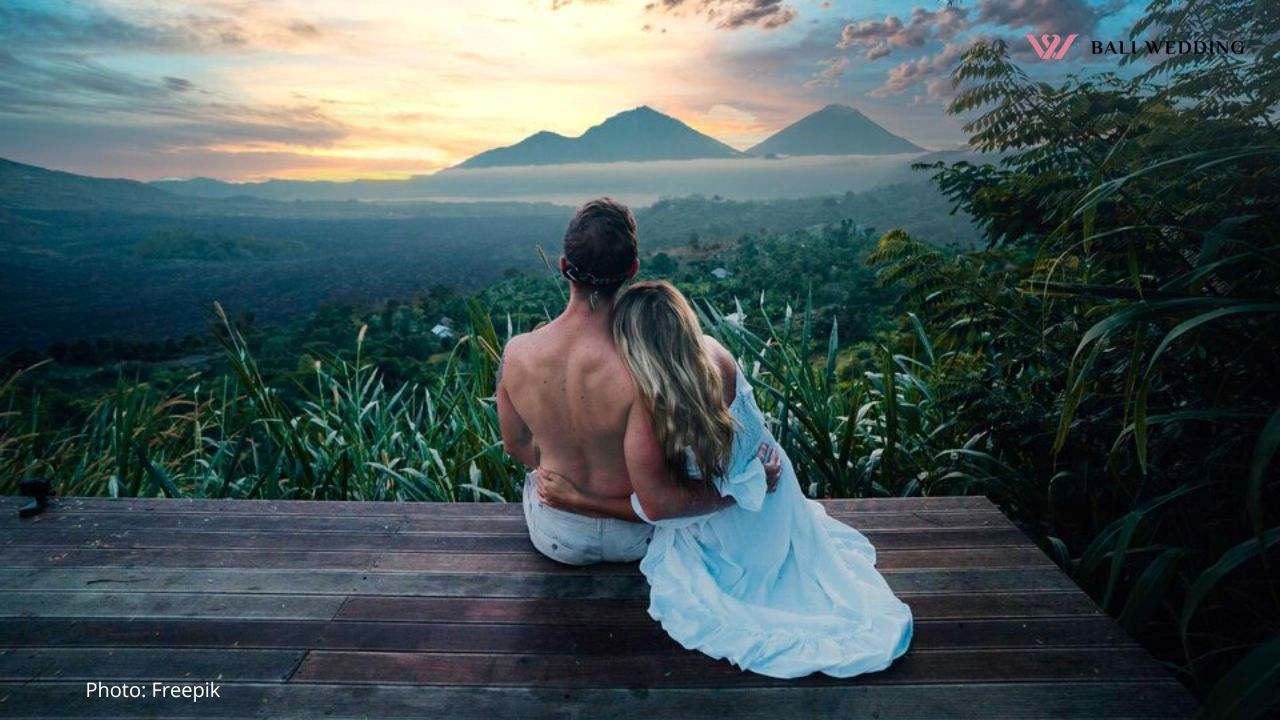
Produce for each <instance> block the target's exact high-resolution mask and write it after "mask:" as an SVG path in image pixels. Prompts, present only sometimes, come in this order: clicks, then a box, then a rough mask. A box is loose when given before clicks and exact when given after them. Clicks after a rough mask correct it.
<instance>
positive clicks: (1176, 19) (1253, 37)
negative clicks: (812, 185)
mask: <svg viewBox="0 0 1280 720" xmlns="http://www.w3.org/2000/svg"><path fill="white" fill-rule="evenodd" d="M1149 27H1159V28H1165V29H1171V31H1172V32H1171V34H1177V32H1179V31H1185V32H1187V33H1190V32H1192V31H1194V32H1196V33H1203V34H1209V35H1214V36H1223V37H1225V36H1232V37H1238V38H1246V39H1247V41H1248V47H1250V48H1251V54H1250V55H1249V56H1247V57H1243V58H1242V57H1239V56H1222V55H1217V56H1204V57H1201V56H1195V55H1178V56H1170V57H1163V56H1161V57H1144V56H1141V55H1138V56H1132V57H1129V58H1126V60H1125V62H1126V63H1128V65H1127V66H1126V72H1123V73H1121V72H1109V71H1103V70H1097V71H1094V72H1092V73H1090V74H1087V75H1082V76H1078V77H1071V78H1069V79H1067V80H1065V81H1063V82H1060V83H1058V84H1051V83H1045V82H1040V81H1034V80H1032V79H1031V78H1029V77H1028V76H1027V75H1026V74H1025V73H1024V72H1023V70H1022V69H1020V68H1019V66H1018V65H1017V64H1016V63H1015V62H1014V61H1013V60H1012V59H1011V57H1010V50H1009V48H1008V47H1006V46H1005V45H1004V44H1003V43H1000V42H998V41H994V42H989V43H981V44H978V45H976V46H974V47H973V48H972V49H971V50H969V51H968V52H967V53H966V54H965V56H964V58H963V60H962V61H961V64H960V66H959V68H958V69H957V71H956V73H955V76H954V78H955V82H956V85H957V94H956V96H955V99H954V100H953V101H952V104H951V106H950V112H952V113H954V114H956V115H958V116H961V117H963V118H965V119H966V126H965V127H966V131H967V132H968V133H969V134H970V136H971V144H972V145H973V147H974V148H975V149H978V150H982V151H985V152H989V153H998V154H999V160H997V161H993V162H990V163H987V164H975V163H972V162H967V161H961V162H955V163H949V164H948V163H936V164H933V165H931V166H929V167H926V168H922V169H921V170H920V171H921V172H923V173H927V174H928V176H929V177H931V178H932V182H933V183H935V185H936V187H937V188H938V189H939V190H940V191H941V193H942V194H943V195H944V196H945V197H946V198H947V199H948V200H949V202H950V203H951V205H952V206H953V207H954V208H956V209H957V211H958V212H960V213H963V214H964V215H967V216H968V217H971V218H972V219H973V221H974V223H975V224H976V226H977V232H978V235H979V237H978V242H977V243H976V244H970V243H966V242H964V241H963V239H962V238H957V237H948V238H935V237H930V230H929V228H928V227H922V228H906V229H904V228H903V227H901V226H900V225H899V224H896V223H893V222H892V221H891V220H888V221H886V220H881V219H880V218H871V217H867V216H862V217H860V216H858V215H857V213H855V212H853V209H852V208H846V209H845V210H844V211H841V209H840V203H841V200H840V199H839V196H835V197H834V199H833V200H832V205H827V204H826V201H818V204H819V206H825V207H827V209H828V210H829V211H830V212H832V213H833V214H834V215H837V216H838V217H830V218H822V219H820V220H818V221H814V222H812V223H811V224H808V225H805V226H800V227H783V226H778V225H774V226H759V227H755V228H752V227H742V225H741V224H740V225H737V226H732V227H731V226H729V225H727V224H726V225H725V226H724V227H720V228H718V229H715V228H712V227H711V226H710V225H708V224H707V223H709V222H711V223H714V222H716V221H714V220H711V221H708V220H707V219H705V218H703V217H699V218H696V219H694V220H690V221H689V223H690V224H689V225H685V226H683V227H681V228H679V230H677V229H675V228H676V227H677V222H676V215H677V214H679V213H689V212H691V211H692V209H693V208H694V207H697V206H698V204H699V203H716V202H718V201H716V200H714V199H711V200H707V199H705V198H703V199H695V200H681V201H676V200H672V201H667V202H665V203H659V204H658V205H657V206H655V209H653V210H651V211H650V213H651V214H650V215H649V216H648V220H649V221H650V222H652V223H653V225H654V226H663V227H666V228H668V229H667V230H665V231H664V232H666V234H667V237H669V238H671V240H670V242H669V243H662V244H655V245H653V246H652V247H651V252H650V254H648V255H646V257H645V259H644V272H643V274H646V275H654V276H664V277H669V278H672V279H674V280H675V281H676V282H677V284H678V285H679V286H680V287H681V288H682V289H683V290H685V291H686V292H687V293H688V294H689V295H690V296H692V297H693V298H694V299H695V300H696V301H697V304H698V307H699V310H700V312H701V314H702V319H703V322H704V325H705V328H706V329H707V330H708V332H710V333H712V334H714V335H716V336H717V337H718V338H720V339H721V340H722V341H723V342H724V343H725V344H726V346H727V347H729V348H730V349H731V350H732V351H733V352H734V354H735V355H736V356H737V357H738V358H739V359H740V362H741V363H742V365H743V368H744V370H745V371H746V373H747V374H748V377H749V378H750V380H751V382H752V383H753V385H754V386H755V387H756V388H757V394H758V396H759V398H760V400H761V404H762V407H763V408H764V409H765V410H766V412H767V414H768V416H769V418H770V421H771V422H772V423H773V424H774V430H775V434H776V435H777V437H778V438H779V440H780V442H782V444H783V445H784V447H785V449H786V451H787V452H788V453H789V454H790V456H791V458H792V460H793V461H794V463H795V465H796V468H797V472H798V474H799V476H800V479H801V483H802V486H803V487H805V489H806V490H807V492H808V493H809V494H810V495H811V496H813V497H862V496H891V495H892V496H910V495H942V494H967V493H980V494H985V495H988V496H990V497H991V498H992V499H994V500H995V501H996V502H997V503H999V505H1000V506H1001V507H1002V509H1004V510H1005V511H1006V512H1007V513H1008V514H1009V515H1010V516H1011V517H1013V518H1014V519H1015V520H1016V521H1017V522H1018V524H1019V525H1020V527H1022V528H1023V529H1024V530H1025V531H1026V532H1027V533H1028V534H1029V535H1030V536H1031V537H1033V538H1034V539H1035V540H1036V541H1037V542H1038V543H1039V544H1040V545H1041V547H1042V548H1044V549H1045V550H1046V552H1048V553H1049V554H1050V556H1051V557H1053V558H1054V560H1055V561H1056V562H1057V563H1059V564H1060V565H1061V566H1062V567H1063V568H1064V569H1065V570H1066V571H1067V572H1069V573H1070V574H1071V576H1072V577H1073V578H1074V579H1075V580H1076V581H1077V582H1079V583H1080V584H1081V585H1082V586H1083V587H1084V588H1086V589H1087V590H1088V591H1089V592H1090V593H1091V595H1092V596H1093V597H1094V598H1095V599H1096V600H1097V601H1098V603H1099V605H1100V606H1102V607H1103V608H1104V609H1105V610H1106V611H1107V612H1109V613H1110V614H1112V615H1113V616H1114V617H1115V618H1116V620H1117V621H1118V622H1119V623H1120V625H1122V626H1123V627H1124V628H1125V630H1126V631H1127V632H1129V633H1130V634H1132V635H1133V636H1134V637H1136V638H1138V639H1139V640H1141V641H1142V642H1143V643H1144V644H1145V645H1146V646H1147V647H1148V648H1149V649H1151V651H1152V652H1153V653H1154V654H1155V655H1156V656H1157V657H1158V658H1159V659H1161V660H1162V661H1163V662H1164V663H1166V664H1167V666H1168V667H1169V668H1170V669H1171V670H1172V671H1173V672H1174V673H1176V674H1177V676H1178V677H1179V678H1181V679H1182V680H1183V681H1184V682H1185V683H1186V684H1187V685H1188V687H1190V688H1191V689H1192V690H1193V691H1194V692H1195V693H1196V694H1197V695H1198V696H1199V697H1200V698H1201V700H1202V701H1203V702H1204V703H1205V709H1204V713H1205V716H1206V717H1231V718H1255V717H1265V716H1268V715H1269V714H1270V713H1271V712H1273V711H1274V709H1275V707H1276V703H1277V700H1278V699H1280V591H1278V588H1277V584H1278V582H1280V577H1277V569H1276V567H1277V565H1276V563H1277V561H1280V553H1278V552H1277V549H1278V548H1280V482H1278V481H1280V472H1278V467H1280V464H1278V462H1277V457H1276V456H1277V450H1278V449H1280V374H1277V373H1276V371H1275V361H1276V358H1277V357H1280V232H1278V231H1280V163H1278V162H1277V161H1278V159H1280V158H1278V157H1277V156H1278V155H1280V130H1278V129H1277V127H1276V120H1277V117H1276V108H1277V101H1278V100H1280V11H1277V9H1276V8H1275V6H1274V5H1273V4H1272V5H1268V4H1261V3H1254V2H1245V1H1243V0H1231V1H1228V2H1221V3H1214V4H1195V3H1192V4H1186V5H1183V4H1176V3H1172V2H1164V1H1163V0H1157V1H1156V2H1154V3H1153V4H1152V6H1151V8H1150V10H1149V13H1148V15H1147V17H1146V18H1145V19H1143V20H1142V21H1141V22H1140V24H1139V26H1138V27H1137V28H1136V32H1142V31H1143V30H1145V29H1146V28H1149ZM833 206H834V207H833ZM725 208H726V213H727V214H728V212H729V210H730V208H731V206H728V205H726V206H725ZM732 214H734V215H735V216H736V217H739V218H743V217H748V218H749V217H750V214H749V213H744V212H742V211H741V209H734V210H733V213H732ZM645 222H646V218H645V217H643V216H642V218H641V225H642V227H643V226H644V224H645ZM742 222H743V223H752V224H753V223H755V222H758V221H757V220H743V221H742ZM698 223H701V224H698ZM680 238H682V239H680ZM655 250H656V252H654V251H655ZM551 260H553V258H548V259H547V263H546V264H545V265H544V266H543V267H541V268H538V267H536V266H534V268H533V269H527V268H526V269H518V270H513V271H511V272H510V273H508V276H507V277H505V278H503V279H502V280H500V281H499V282H496V283H494V284H492V285H489V286H488V287H485V288H484V289H481V290H478V291H476V292H465V291H461V292H460V291H454V290H449V289H446V288H435V289H433V290H431V291H429V292H424V293H421V294H419V295H418V296H417V297H415V298H413V299H411V300H400V301H388V302H384V303H380V304H376V305H372V306H368V305H366V306H360V305H350V304H333V305H329V306H326V307H324V308H323V309H321V310H319V311H317V312H315V313H313V314H311V315H310V316H308V317H306V318H303V319H301V320H299V321H297V322H295V323H292V324H290V325H288V326H287V327H285V328H283V329H281V328H273V327H267V326H263V325H260V324H258V323H256V322H254V321H253V320H252V319H251V318H249V317H246V316H244V315H236V314H234V313H231V314H229V313H227V312H226V311H225V310H224V309H223V308H222V307H221V306H218V307H217V308H216V309H215V311H214V316H213V318H214V323H215V324H214V330H213V332H212V333H211V339H209V340H196V341H194V343H193V344H192V346H191V347H182V346H181V344H180V343H176V344H175V347H174V348H172V349H171V350H172V352H170V353H169V354H168V355H167V356H166V357H167V358H168V359H161V361H158V362H156V361H148V362H142V361H140V360H136V359H135V360H128V359H124V356H125V355H127V353H128V352H129V348H128V346H127V344H126V345H122V346H120V347H119V348H116V347H113V346H110V345H108V346H107V347H105V348H102V349H99V348H97V347H96V346H92V345H90V346H89V348H88V350H87V351H86V352H87V353H88V354H87V355H86V356H85V357H83V358H80V359H76V358H75V357H72V356H68V354H67V353H69V352H70V350H69V348H63V349H62V350H61V352H63V355H62V356H61V357H56V356H52V355H49V354H48V353H43V354H42V353H34V354H30V355H26V356H22V357H15V356H10V357H9V358H8V359H7V361H6V362H7V363H8V367H9V369H8V370H6V376H5V377H4V378H3V385H0V487H2V488H3V489H4V490H5V491H6V492H13V491H14V489H15V487H16V483H17V481H18V479H19V478H22V477H27V476H44V477H48V478H50V479H52V480H53V481H54V482H55V484H56V486H57V487H58V489H59V491H60V492H62V493H64V494H78V495H113V496H135V495H136V496H182V497H189V496H190V497H216V498H224V497H236V498H297V499H318V500H319V499H360V500H371V501H379V500H401V501H429V500H463V501H482V502H485V501H502V500H511V499H513V498H515V497H516V496H517V495H516V478H518V477H519V476H520V475H519V471H518V468H517V467H516V466H515V465H514V463H513V462H512V461H511V460H510V459H509V458H507V457H505V455H504V454H503V452H502V449H501V442H500V439H499V435H498V429H497V423H496V416H495V413H494V408H493V402H492V392H493V387H494V378H495V372H496V368H497V362H498V359H499V357H500V355H501V353H502V347H503V344H504V342H505V341H506V340H507V339H508V338H510V337H511V336H512V335H513V334H515V333H518V332H521V331H524V330H527V329H529V328H530V327H532V326H534V325H535V324H536V323H538V322H540V321H542V320H544V319H546V318H548V317H550V316H553V315H554V314H555V313H556V312H557V310H558V307H559V306H560V304H561V303H562V302H563V299H564V293H565V289H564V286H563V284H562V283H561V282H560V281H559V280H558V279H557V278H556V277H555V276H554V275H553V274H552V273H551V272H550V270H549V268H550V262H551ZM721 268H722V269H724V270H725V271H726V272H727V275H725V274H724V273H717V274H713V273H712V271H713V270H717V269H721ZM719 275H725V276H724V277H723V278H721V277H718V276H719ZM441 328H443V330H441ZM81 350H85V348H81ZM99 352H101V353H102V355H95V353H99ZM112 353H119V357H118V358H117V361H116V362H114V363H112V364H109V365H103V364H101V363H100V360H101V358H102V357H109V356H110V355H111V354H112ZM42 374H43V375H44V376H46V377H54V378H61V380H59V381H55V382H48V383H45V382H42V380H41V378H42Z"/></svg>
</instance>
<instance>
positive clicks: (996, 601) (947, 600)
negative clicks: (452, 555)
mask: <svg viewBox="0 0 1280 720" xmlns="http://www.w3.org/2000/svg"><path fill="white" fill-rule="evenodd" d="M901 597H902V600H903V602H906V603H907V604H908V605H910V606H911V612H912V614H913V615H914V616H915V618H916V620H917V621H921V620H934V619H942V618H1024V617H1066V616H1076V615H1088V616H1099V615H1101V614H1102V611H1101V610H1099V609H1098V607H1097V606H1096V605H1094V604H1093V601H1092V600H1091V599H1090V598H1089V596H1088V595H1085V594H1084V593H1083V592H1080V591H1079V590H1074V591H1072V590H1068V591H1061V592H1021V593H960V594H936V593H925V594H911V593H904V594H903V595H902V596H901ZM648 606H649V603H648V601H647V600H631V601H627V600H613V601H604V600H597V601H593V602H589V603H584V602H577V601H572V600H545V599H541V598H519V599H517V598H445V597H395V596H356V597H351V598H348V599H347V600H346V602H345V603H343V605H342V608H341V609H340V610H339V611H338V613H337V615H335V616H334V617H335V619H338V620H383V621H397V620H399V621H409V620H413V619H415V618H430V619H432V620H435V621H440V622H481V623H484V622H489V623H498V622H509V623H526V624H546V625H565V624H569V625H572V624H587V625H608V624H618V623H640V624H645V623H651V622H653V620H651V619H650V618H649V613H648Z"/></svg>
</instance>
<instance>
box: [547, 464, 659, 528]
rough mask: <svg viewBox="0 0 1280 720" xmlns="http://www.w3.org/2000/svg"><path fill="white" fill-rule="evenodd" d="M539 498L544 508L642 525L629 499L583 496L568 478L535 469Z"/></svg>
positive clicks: (641, 519) (587, 494)
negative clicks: (546, 506) (547, 506)
mask: <svg viewBox="0 0 1280 720" xmlns="http://www.w3.org/2000/svg"><path fill="white" fill-rule="evenodd" d="M538 499H539V500H540V501H541V502H542V504H543V505H549V506H551V507H553V508H558V509H560V510H568V511H569V512H574V513H578V514H580V515H595V516H604V517H611V518H617V519H619V520H626V521H627V522H634V523H639V522H644V519H643V518H641V517H640V516H639V515H636V512H635V510H633V509H632V507H631V498H630V496H628V497H601V496H599V495H591V494H589V493H584V492H582V491H581V490H579V489H578V486H576V485H574V484H573V481H572V480H570V479H569V478H567V477H565V476H564V475H561V474H560V473H558V472H553V471H551V470H548V469H546V468H543V467H540V468H538Z"/></svg>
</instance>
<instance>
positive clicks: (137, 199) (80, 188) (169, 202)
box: [0, 158, 191, 211]
mask: <svg viewBox="0 0 1280 720" xmlns="http://www.w3.org/2000/svg"><path fill="white" fill-rule="evenodd" d="M190 203H191V200H189V199H186V198H180V197H178V196H176V195H173V194H171V193H168V192H165V191H164V190H161V189H159V188H156V187H152V186H151V185H148V184H146V183H140V182H136V181H134V180H116V179H107V178H94V177H85V176H83V175H74V174H72V173H68V172H60V171H57V170H46V169H44V168H41V167H36V166H35V165H24V164H22V163H18V162H13V161H12V160H5V159H3V158H0V207H2V208H11V209H24V210H82V211H83V210H117V209H119V208H121V207H129V208H146V209H158V208H171V207H173V206H174V205H189V204H190Z"/></svg>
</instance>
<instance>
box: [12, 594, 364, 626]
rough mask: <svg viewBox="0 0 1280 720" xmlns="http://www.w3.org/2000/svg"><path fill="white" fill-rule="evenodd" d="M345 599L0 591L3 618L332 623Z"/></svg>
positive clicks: (333, 597)
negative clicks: (236, 619) (186, 619)
mask: <svg viewBox="0 0 1280 720" xmlns="http://www.w3.org/2000/svg"><path fill="white" fill-rule="evenodd" d="M344 602H346V598H345V597H344V596H342V595H297V594H287V595H286V594H281V595H263V594H256V593H255V594H247V593H219V592H208V593H198V592H197V593H168V592H143V593H131V592H32V591H28V590H14V591H9V592H0V618H41V617H43V618H76V617H97V618H131V619H136V618H221V619H225V618H240V619H246V620H248V619H270V618H279V619H285V620H290V619H292V620H328V619H329V618H332V617H334V616H336V615H337V614H338V611H339V610H340V609H341V608H342V605H343V603H344Z"/></svg>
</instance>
